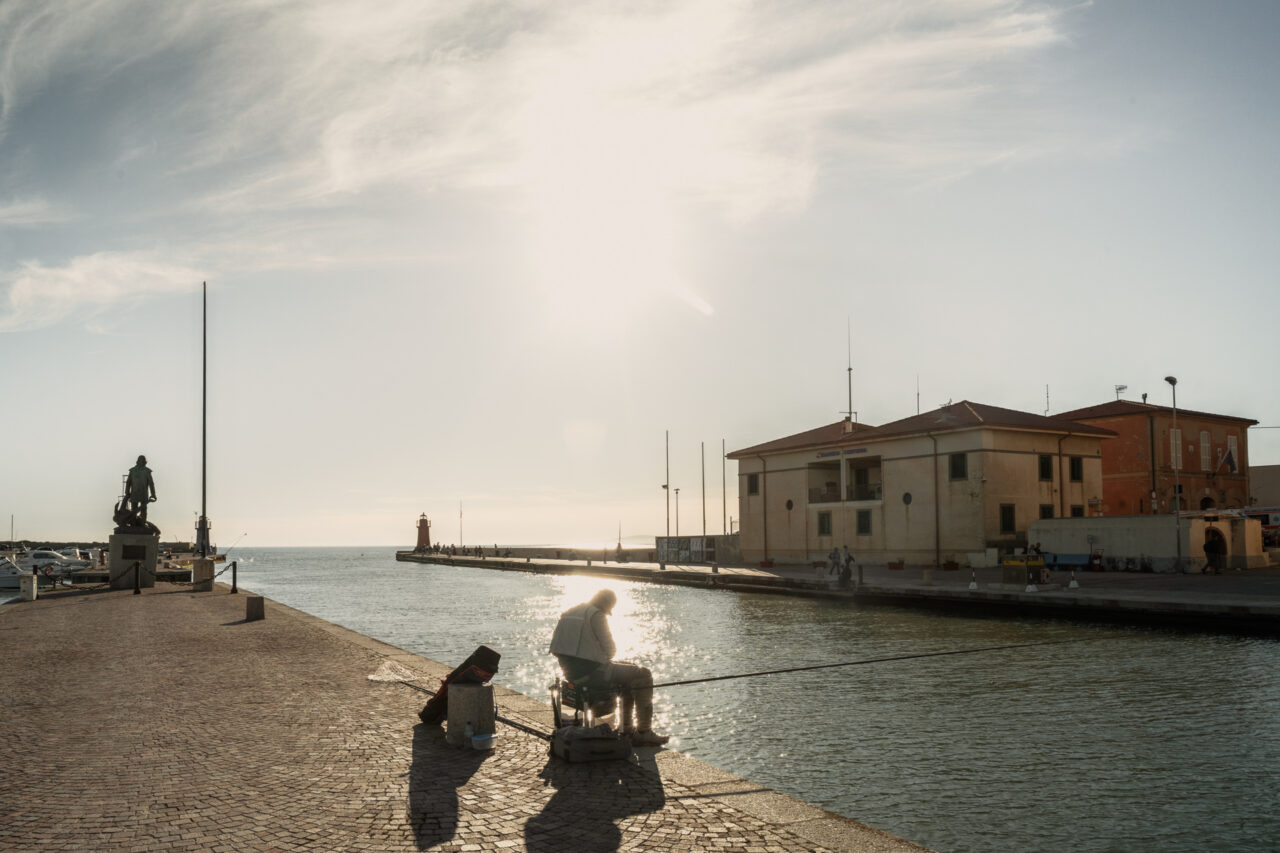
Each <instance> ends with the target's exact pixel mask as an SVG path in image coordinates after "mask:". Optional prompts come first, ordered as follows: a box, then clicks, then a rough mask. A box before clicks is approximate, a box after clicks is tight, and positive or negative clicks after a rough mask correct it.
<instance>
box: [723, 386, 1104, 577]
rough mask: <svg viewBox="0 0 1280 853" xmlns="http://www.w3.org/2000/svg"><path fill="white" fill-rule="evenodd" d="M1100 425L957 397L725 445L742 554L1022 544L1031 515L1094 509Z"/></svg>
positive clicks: (749, 559)
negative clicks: (907, 411) (879, 421)
mask: <svg viewBox="0 0 1280 853" xmlns="http://www.w3.org/2000/svg"><path fill="white" fill-rule="evenodd" d="M1113 435H1114V433H1113V432H1111V431H1110V430H1106V429H1102V428H1100V427H1094V426H1090V425H1087V424H1081V423H1076V422H1073V421H1066V420H1061V419H1058V418H1046V417H1041V416H1039V415H1034V414H1030V413H1028V412H1018V411H1014V410H1012V409H1001V408H998V407H995V406H985V405H982V404H980V403H970V402H968V401H964V402H960V403H956V404H954V405H950V406H944V407H942V408H940V409H938V410H936V411H933V412H927V413H925V414H921V415H915V416H913V417H909V418H904V419H903V420H900V421H895V422H893V423H890V424H885V425H883V426H879V427H873V426H870V425H867V424H855V423H852V422H850V421H848V420H845V421H840V422H838V423H834V424H830V425H828V426H824V427H819V428H818V429H814V430H809V431H808V432H802V433H798V434H796V435H792V436H788V437H786V438H780V439H777V440H775V441H770V442H766V443H764V444H759V445H756V446H754V447H748V448H745V449H743V450H738V451H735V452H733V453H730V454H729V458H730V459H734V460H737V462H738V480H739V483H738V488H739V491H738V493H739V517H740V519H741V527H740V536H741V540H740V541H741V548H742V557H743V560H744V561H745V562H746V563H748V564H752V563H756V562H764V561H770V560H772V561H776V562H780V563H808V562H813V561H818V560H823V559H825V558H826V556H827V554H828V553H829V552H830V551H831V549H832V548H833V547H834V548H839V547H841V546H844V545H848V546H849V550H850V551H852V552H853V553H854V554H855V555H856V556H857V558H858V559H859V560H860V561H862V562H882V561H883V562H889V561H896V560H905V561H906V562H907V563H911V564H918V565H937V564H941V563H943V562H945V561H948V560H955V561H957V562H963V561H964V560H965V558H966V555H967V554H969V553H973V552H981V551H984V550H985V549H986V548H988V547H997V548H1001V549H1004V550H1009V549H1012V548H1015V547H1025V545H1026V537H1027V529H1028V526H1029V525H1030V524H1031V522H1032V521H1035V520H1037V519H1040V518H1061V517H1072V516H1076V517H1080V516H1091V515H1096V514H1098V511H1099V510H1098V507H1099V506H1100V502H1101V498H1102V462H1101V445H1102V442H1103V441H1104V440H1105V439H1107V438H1109V437H1111V436H1113Z"/></svg>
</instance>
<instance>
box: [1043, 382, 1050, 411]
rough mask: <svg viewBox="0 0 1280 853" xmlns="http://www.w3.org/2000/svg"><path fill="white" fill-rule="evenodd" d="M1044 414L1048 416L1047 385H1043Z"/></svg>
mask: <svg viewBox="0 0 1280 853" xmlns="http://www.w3.org/2000/svg"><path fill="white" fill-rule="evenodd" d="M1044 416H1045V417H1046V418H1047V417H1049V386H1048V385H1046V386H1044Z"/></svg>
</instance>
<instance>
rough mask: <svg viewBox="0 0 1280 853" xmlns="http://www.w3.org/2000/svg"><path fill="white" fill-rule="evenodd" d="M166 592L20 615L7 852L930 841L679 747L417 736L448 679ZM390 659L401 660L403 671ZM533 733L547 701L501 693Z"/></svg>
mask: <svg viewBox="0 0 1280 853" xmlns="http://www.w3.org/2000/svg"><path fill="white" fill-rule="evenodd" d="M245 599H246V596H243V595H236V596H233V595H227V594H226V587H222V586H219V587H218V588H217V591H215V592H213V593H193V592H191V591H190V590H189V589H188V588H184V587H180V586H171V585H168V584H160V585H158V586H157V587H156V588H155V589H154V590H147V591H145V592H144V594H143V595H141V596H134V595H133V594H132V593H131V592H130V591H115V592H110V591H95V592H80V591H65V592H58V593H55V594H52V595H49V596H46V597H43V598H41V599H40V600H38V601H35V602H23V603H17V602H15V603H10V604H7V605H4V606H3V607H0V802H3V803H4V807H3V808H2V809H0V850H9V849H13V850H125V851H153V850H200V851H219V853H220V851H246V850H258V851H287V850H369V851H383V850H441V851H520V850H528V851H546V853H550V851H557V853H559V851H566V850H572V851H583V853H585V851H597V850H599V851H612V850H658V851H668V850H670V851H681V850H687V851H703V850H712V851H719V850H741V851H760V852H761V853H764V851H768V853H775V851H812V850H836V851H840V850H848V851H891V850H920V849H922V848H919V847H916V846H915V845H911V844H908V843H906V842H903V841H901V840H899V839H896V838H893V837H892V836H889V835H887V834H884V833H881V832H879V831H878V830H874V829H872V828H870V827H866V826H864V825H862V824H859V823H857V822H855V821H850V820H847V819H845V818H842V817H838V816H835V815H831V814H829V813H827V812H823V811H821V810H820V809H817V808H815V807H813V806H809V805H806V804H803V803H799V802H798V801H795V800H792V799H790V798H788V797H784V796H783V795H781V794H777V793H775V792H772V791H768V790H767V789H762V788H760V787H759V786H756V785H753V784H752V783H749V782H746V781H745V780H742V779H739V778H737V777H734V776H731V775H730V774H727V773H724V772H722V771H719V770H717V769H715V768H712V767H709V766H707V765H703V764H701V763H699V762H696V761H694V760H693V759H690V758H687V757H685V756H681V755H678V754H676V753H670V752H666V751H661V752H659V751H655V750H641V751H640V753H641V754H640V755H639V756H638V759H637V760H636V761H633V762H630V763H626V762H606V763H597V764H592V765H567V764H564V763H561V762H559V761H556V760H552V759H550V758H549V757H548V755H547V744H546V741H545V740H543V739H542V738H540V737H538V736H536V735H534V734H530V733H528V732H526V731H522V730H520V729H518V728H513V727H510V726H505V725H501V724H500V725H499V738H498V745H497V747H496V748H495V749H494V750H493V751H492V752H489V753H481V752H475V751H469V750H462V749H456V748H454V747H451V746H449V745H447V744H446V743H445V742H444V741H443V740H441V739H440V736H439V734H440V730H439V729H438V728H434V729H433V728H428V727H426V726H423V725H421V724H419V723H418V721H417V717H416V714H417V711H418V710H419V708H420V707H421V706H422V704H423V702H424V700H425V697H424V696H423V694H422V693H420V692H417V691H414V690H411V689H409V688H408V687H406V686H405V685H404V684H402V683H399V682H398V681H394V680H393V681H387V680H374V679H373V678H371V677H370V676H376V675H377V674H378V673H383V674H385V673H386V672H388V671H391V672H393V673H396V674H406V675H409V676H410V677H413V678H417V679H419V681H418V683H419V684H423V685H428V686H433V685H434V684H436V683H437V682H436V679H437V678H439V677H440V676H442V675H443V674H444V673H445V672H447V670H448V669H449V667H448V666H446V665H443V664H439V663H435V662H432V661H427V660H425V659H423V658H419V657H417V656H415V655H410V654H408V653H406V652H403V651H401V650H399V649H396V648H394V647H392V646H388V645H385V644H383V643H380V642H378V641H375V640H371V639H369V638H367V637H361V636H360V635H357V634H353V633H352V632H349V631H347V630H345V629H342V628H339V627H337V626H333V625H330V624H329V623H326V622H323V621H322V620H318V619H314V618H312V617H310V616H306V615H305V614H301V613H299V612H297V611H294V610H291V609H289V608H286V607H283V606H280V605H277V604H275V603H274V602H267V618H266V619H265V620H263V621H255V622H245V621H244V618H243V617H244V612H245V604H244V602H245ZM388 667H390V669H388ZM499 697H500V698H499V706H500V708H499V713H500V714H501V715H502V716H504V717H507V718H508V719H512V720H516V721H521V722H524V723H526V724H528V725H531V726H532V727H534V728H539V727H542V726H544V725H545V720H546V718H547V716H548V714H547V712H546V709H545V706H544V705H542V704H541V703H539V702H536V701H534V700H532V699H530V698H528V697H522V696H519V695H518V694H512V693H511V692H510V691H504V690H502V689H501V688H499Z"/></svg>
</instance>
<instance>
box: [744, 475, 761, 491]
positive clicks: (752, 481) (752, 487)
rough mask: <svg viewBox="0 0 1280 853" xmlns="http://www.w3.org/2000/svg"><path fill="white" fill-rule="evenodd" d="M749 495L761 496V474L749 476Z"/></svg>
mask: <svg viewBox="0 0 1280 853" xmlns="http://www.w3.org/2000/svg"><path fill="white" fill-rule="evenodd" d="M747 494H749V495H758V494H760V475H759V474H748V475H747Z"/></svg>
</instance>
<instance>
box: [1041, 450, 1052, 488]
mask: <svg viewBox="0 0 1280 853" xmlns="http://www.w3.org/2000/svg"><path fill="white" fill-rule="evenodd" d="M1040 479H1041V480H1043V481H1045V482H1052V481H1053V457H1052V456H1050V455H1049V454H1047V453H1041V454H1040Z"/></svg>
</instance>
